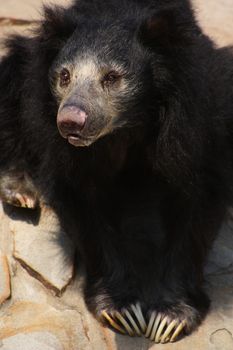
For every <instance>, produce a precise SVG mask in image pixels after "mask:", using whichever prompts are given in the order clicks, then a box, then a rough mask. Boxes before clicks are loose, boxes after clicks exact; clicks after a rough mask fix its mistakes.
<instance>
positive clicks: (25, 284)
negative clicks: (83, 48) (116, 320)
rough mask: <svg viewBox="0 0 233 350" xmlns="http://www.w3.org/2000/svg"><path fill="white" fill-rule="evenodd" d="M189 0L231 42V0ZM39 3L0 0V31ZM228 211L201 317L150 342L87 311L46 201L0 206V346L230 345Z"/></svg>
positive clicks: (193, 349) (221, 39) (119, 348)
mask: <svg viewBox="0 0 233 350" xmlns="http://www.w3.org/2000/svg"><path fill="white" fill-rule="evenodd" d="M44 2H45V3H48V2H49V3H52V2H53V3H57V4H63V5H67V4H68V3H69V2H70V1H69V0H56V1H55V0H48V1H47V0H46V1H44ZM193 3H194V7H195V9H196V13H197V16H198V19H199V21H200V23H201V25H202V27H203V28H204V30H205V32H206V33H207V34H209V35H211V37H212V38H213V39H214V40H215V42H216V44H217V45H219V46H222V45H226V44H230V43H233V0H193ZM41 4H42V1H40V0H0V36H1V37H3V36H5V35H6V34H8V33H10V32H13V31H14V32H25V31H26V30H27V29H28V28H29V27H30V26H31V25H33V23H34V21H37V20H39V19H40V13H41ZM232 217H233V214H232V213H231V215H230V214H229V216H228V218H227V220H226V223H225V224H224V226H223V228H222V230H221V233H220V236H219V238H218V240H217V241H216V243H215V245H214V247H213V249H212V252H211V254H210V257H209V261H208V264H207V266H206V290H207V292H208V294H209V295H210V298H211V300H212V305H211V310H210V312H209V314H208V316H207V318H206V319H205V321H204V322H203V324H202V325H201V326H200V327H199V329H198V330H197V331H196V332H195V333H194V334H192V335H191V336H189V337H187V338H185V339H183V340H182V341H181V342H178V343H175V344H167V345H157V344H156V345H155V344H153V343H150V342H149V341H147V340H145V339H137V338H130V337H123V336H120V335H116V334H114V333H112V332H111V331H109V330H107V329H104V328H102V327H101V326H100V325H99V324H98V323H97V322H96V321H95V320H94V319H93V317H92V316H91V315H90V314H89V312H88V311H87V310H86V307H85V305H84V302H83V298H82V293H81V286H82V281H83V275H82V269H81V267H80V266H79V267H78V271H77V273H76V275H75V276H74V274H73V270H74V251H73V249H72V244H70V242H69V239H68V238H67V237H66V235H65V233H63V232H62V231H61V230H60V229H59V223H58V220H57V218H56V217H55V215H54V214H53V213H51V211H49V209H48V208H44V209H43V210H42V211H41V212H40V213H39V212H36V213H33V212H30V211H27V210H19V209H17V210H12V208H9V207H4V210H3V208H2V206H0V349H1V350H92V349H94V350H107V349H108V350H147V349H151V350H162V349H163V350H166V349H167V350H233V220H232ZM53 261H54V262H55V263H54V264H53V263H52V262H53ZM53 265H56V266H53Z"/></svg>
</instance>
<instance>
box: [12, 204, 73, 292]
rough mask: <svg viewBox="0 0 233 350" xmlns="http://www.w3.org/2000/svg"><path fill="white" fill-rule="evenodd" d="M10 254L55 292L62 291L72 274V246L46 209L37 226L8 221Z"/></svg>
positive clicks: (52, 215) (53, 216)
mask: <svg viewBox="0 0 233 350" xmlns="http://www.w3.org/2000/svg"><path fill="white" fill-rule="evenodd" d="M11 230H12V232H13V233H14V252H13V255H14V257H15V258H16V259H17V260H18V261H19V262H20V263H21V264H22V266H23V267H24V268H25V269H26V270H27V271H28V272H29V273H30V274H31V275H32V276H34V277H36V278H37V279H39V280H40V281H41V282H42V283H43V284H44V285H45V286H47V287H49V288H51V289H53V290H54V291H55V292H56V293H60V292H62V291H63V290H64V289H65V287H66V286H67V285H68V284H69V282H70V281H71V279H72V276H73V258H74V247H73V245H72V244H71V242H70V240H69V239H68V237H67V236H66V235H65V234H64V232H62V230H61V229H60V226H59V222H58V220H57V218H56V216H55V214H53V213H52V211H50V210H48V209H47V208H45V209H42V214H41V219H40V222H39V225H38V226H37V225H34V224H32V223H31V224H30V223H28V222H25V221H12V222H11Z"/></svg>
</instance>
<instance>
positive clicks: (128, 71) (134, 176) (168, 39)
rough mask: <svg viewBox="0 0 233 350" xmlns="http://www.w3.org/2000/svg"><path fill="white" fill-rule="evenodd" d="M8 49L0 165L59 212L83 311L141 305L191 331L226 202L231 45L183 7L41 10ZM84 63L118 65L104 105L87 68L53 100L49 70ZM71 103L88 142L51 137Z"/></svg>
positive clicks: (132, 0) (114, 3)
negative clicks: (79, 276)
mask: <svg viewBox="0 0 233 350" xmlns="http://www.w3.org/2000/svg"><path fill="white" fill-rule="evenodd" d="M7 48H8V54H7V55H6V56H5V58H4V59H3V60H2V62H1V65H0V76H1V80H0V169H1V170H2V171H3V172H4V173H5V171H7V169H11V168H12V165H13V166H14V167H17V168H18V169H23V170H24V171H26V172H27V173H28V174H29V175H30V176H31V178H32V179H33V182H34V184H35V185H36V187H37V188H38V189H39V190H40V192H41V193H42V195H43V196H44V198H45V199H46V201H47V202H48V204H49V205H50V206H52V207H53V208H54V209H55V211H56V212H57V213H58V215H59V217H60V220H61V223H62V225H63V226H64V228H65V230H66V231H67V232H68V233H69V234H70V235H71V236H72V238H73V240H74V242H75V243H76V244H77V246H78V249H79V250H80V251H81V253H82V256H83V259H84V262H85V266H86V284H85V291H84V293H85V299H86V303H87V306H88V307H89V309H90V310H91V311H92V312H93V313H94V315H95V316H96V317H97V318H101V316H100V315H101V311H102V310H103V309H106V310H112V309H117V310H120V309H121V308H125V307H127V306H128V305H130V304H131V303H136V302H138V301H139V302H140V303H141V305H142V306H143V310H144V312H145V315H147V317H149V314H150V312H151V311H152V310H156V311H162V312H164V313H165V314H168V315H169V316H170V317H171V318H179V319H180V320H182V319H186V320H187V327H186V331H187V332H190V331H192V330H193V329H194V328H195V327H196V326H197V325H198V324H199V322H200V321H201V319H202V318H203V316H204V315H205V313H206V311H207V309H208V304H209V303H208V298H207V297H206V295H205V294H204V292H203V290H202V278H203V264H204V261H205V258H206V255H207V252H208V249H209V247H210V246H211V243H212V241H213V239H214V238H215V237H216V234H217V232H218V230H219V227H220V225H221V223H222V221H223V218H224V215H225V211H226V208H227V206H228V205H229V203H230V200H231V196H232V193H231V192H232V179H233V174H232V143H233V141H232V140H233V135H232V134H233V120H232V118H233V58H232V55H231V52H230V49H228V48H225V49H216V48H215V47H214V45H213V43H212V42H211V41H210V39H209V38H208V37H206V36H205V35H204V34H203V33H202V32H201V30H200V28H199V26H198V25H197V24H196V21H195V19H194V16H193V11H192V9H191V6H190V3H189V1H188V0H166V1H165V0H157V1H153V0H141V1H140V0H127V1H126V0H124V1H122V0H80V1H78V2H77V3H76V2H75V3H74V4H73V5H72V6H71V7H70V8H68V9H63V8H58V7H54V8H46V9H45V19H44V21H43V23H42V24H41V26H40V28H39V30H38V31H37V32H36V33H35V34H34V36H33V37H30V38H27V37H22V36H16V37H13V38H10V39H9V40H8V42H7ZM90 58H94V59H93V60H94V61H95V62H96V61H98V62H97V63H96V66H97V68H96V69H97V71H98V74H100V73H99V72H101V69H103V70H104V71H106V70H109V71H112V69H114V72H115V70H116V68H115V67H116V65H117V67H118V66H119V67H120V69H122V70H123V71H124V73H122V72H115V73H114V74H119V75H120V78H118V76H113V80H114V79H115V80H118V79H120V80H119V81H118V82H117V84H118V85H117V84H115V82H114V84H115V85H114V84H113V85H114V86H113V85H112V86H111V87H110V88H109V87H108V92H107V96H108V99H107V100H105V98H106V97H105V95H103V96H102V94H104V92H103V93H102V92H100V91H102V90H101V88H100V87H97V80H98V78H97V77H96V76H92V74H94V75H95V73H92V72H91V71H90V73H89V74H90V76H89V77H87V79H86V80H85V82H84V80H83V81H82V77H80V78H79V77H78V78H77V77H75V78H73V76H72V77H71V80H72V79H74V80H73V81H72V82H71V85H70V86H71V87H70V88H69V89H70V90H69V92H68V93H63V92H58V91H57V89H61V86H60V87H58V83H57V81H58V80H59V73H58V72H59V71H60V70H61V69H62V68H63V67H64V66H66V67H68V68H69V69H71V66H72V67H76V66H77V67H78V68H77V75H78V69H82V68H83V67H82V65H85V60H86V61H87V60H88V59H90ZM102 66H103V67H104V68H102ZM112 66H113V67H114V68H112ZM80 67H81V68H80ZM106 67H107V68H106ZM72 69H73V68H72ZM96 74H97V73H96ZM76 78H77V79H76ZM111 79H112V78H111ZM109 81H110V83H111V84H112V82H111V80H110V79H109ZM101 82H102V81H101ZM101 82H100V86H101ZM108 83H109V82H108ZM110 83H109V84H110ZM123 86H124V88H125V90H124V93H123V92H122V89H123ZM98 89H99V90H98ZM104 89H105V87H103V91H105V90H104ZM70 99H71V100H72V101H71V100H70ZM67 101H68V102H67ZM106 101H108V103H109V105H108V106H107V107H106ZM71 102H72V105H75V106H78V107H80V106H81V107H82V109H83V110H84V111H86V114H87V116H88V123H89V124H88V125H87V127H85V128H86V129H85V130H84V132H85V136H89V135H91V137H92V141H91V142H90V144H89V146H88V147H74V146H73V145H71V144H69V143H68V142H67V139H64V138H62V137H61V136H60V134H59V132H58V128H57V125H56V116H57V113H58V109H59V106H60V110H61V109H62V108H63V107H64V105H65V104H70V103H71ZM111 103H112V104H111ZM112 105H113V107H112ZM113 110H114V113H113V112H112V111H113ZM110 123H111V128H110V129H108V130H109V132H105V133H104V134H105V135H104V136H103V137H99V135H100V132H101V131H102V130H105V128H106V126H109V125H110Z"/></svg>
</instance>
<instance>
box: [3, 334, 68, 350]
mask: <svg viewBox="0 0 233 350" xmlns="http://www.w3.org/2000/svg"><path fill="white" fill-rule="evenodd" d="M0 348H1V350H13V349H14V350H42V349H43V350H63V349H64V348H63V346H62V345H61V343H60V342H59V340H58V339H57V338H56V337H55V336H54V335H53V334H52V333H49V332H33V333H29V334H27V333H25V334H23V333H22V334H17V335H15V336H13V337H10V338H6V339H4V340H3V341H2V344H0Z"/></svg>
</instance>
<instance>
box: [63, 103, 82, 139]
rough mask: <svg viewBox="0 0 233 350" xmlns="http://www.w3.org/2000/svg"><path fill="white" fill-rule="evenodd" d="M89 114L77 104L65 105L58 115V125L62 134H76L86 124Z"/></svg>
mask: <svg viewBox="0 0 233 350" xmlns="http://www.w3.org/2000/svg"><path fill="white" fill-rule="evenodd" d="M86 120H87V114H86V112H84V111H83V110H82V109H80V108H79V107H77V106H75V105H68V106H64V107H63V108H62V109H61V110H60V111H59V112H58V115H57V127H58V130H59V132H60V134H61V135H62V136H63V137H65V138H67V137H68V136H76V135H78V134H79V133H80V131H82V129H83V128H84V126H85V124H86Z"/></svg>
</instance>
